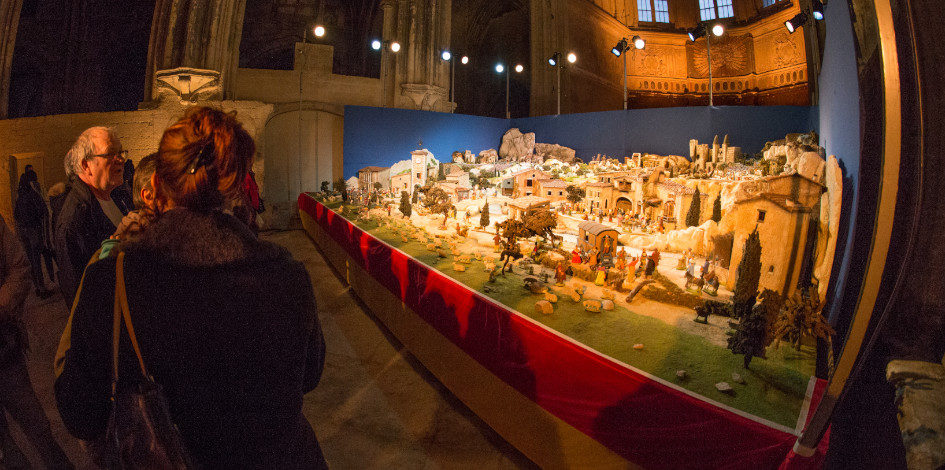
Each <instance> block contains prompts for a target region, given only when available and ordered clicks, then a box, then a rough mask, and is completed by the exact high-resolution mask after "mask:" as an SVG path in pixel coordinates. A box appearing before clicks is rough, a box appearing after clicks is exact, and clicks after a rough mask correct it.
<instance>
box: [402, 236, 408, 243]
mask: <svg viewBox="0 0 945 470" xmlns="http://www.w3.org/2000/svg"><path fill="white" fill-rule="evenodd" d="M400 239H401V240H403V241H404V243H410V239H409V238H407V237H405V236H403V235H401V236H400Z"/></svg>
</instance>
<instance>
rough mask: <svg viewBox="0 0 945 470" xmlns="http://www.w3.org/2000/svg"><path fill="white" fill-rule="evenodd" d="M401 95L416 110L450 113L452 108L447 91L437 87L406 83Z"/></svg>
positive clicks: (402, 86)
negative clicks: (407, 99)
mask: <svg viewBox="0 0 945 470" xmlns="http://www.w3.org/2000/svg"><path fill="white" fill-rule="evenodd" d="M401 95H403V96H406V97H407V98H409V102H410V103H411V104H412V105H413V106H412V107H413V108H414V109H420V110H424V111H444V112H448V111H450V109H451V108H452V103H450V102H449V97H448V96H447V94H446V89H445V88H443V87H438V86H435V85H425V84H419V83H404V84H403V85H401Z"/></svg>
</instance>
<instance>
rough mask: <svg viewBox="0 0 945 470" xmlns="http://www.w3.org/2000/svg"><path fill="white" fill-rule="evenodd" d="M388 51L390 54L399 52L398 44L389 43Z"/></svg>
mask: <svg viewBox="0 0 945 470" xmlns="http://www.w3.org/2000/svg"><path fill="white" fill-rule="evenodd" d="M390 50H391V52H400V43H399V42H397V41H394V42H392V43H390Z"/></svg>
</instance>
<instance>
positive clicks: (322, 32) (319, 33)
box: [314, 26, 325, 38]
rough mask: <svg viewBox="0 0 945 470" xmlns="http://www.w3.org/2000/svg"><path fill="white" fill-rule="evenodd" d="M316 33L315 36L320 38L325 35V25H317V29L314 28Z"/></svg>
mask: <svg viewBox="0 0 945 470" xmlns="http://www.w3.org/2000/svg"><path fill="white" fill-rule="evenodd" d="M314 33H315V37H317V38H320V37H322V36H324V35H325V27H324V26H316V27H315V30H314Z"/></svg>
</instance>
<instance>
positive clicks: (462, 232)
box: [313, 129, 842, 430]
mask: <svg viewBox="0 0 945 470" xmlns="http://www.w3.org/2000/svg"><path fill="white" fill-rule="evenodd" d="M720 140H721V143H720ZM450 160H451V161H450V162H444V163H441V162H439V161H438V160H437V159H436V158H435V157H434V155H432V154H431V153H430V152H429V151H427V150H425V149H420V150H416V151H413V152H412V154H411V155H410V158H409V159H405V160H403V161H399V162H396V163H394V164H393V165H391V166H390V167H380V166H369V167H365V168H362V169H361V170H359V171H358V176H357V177H352V178H350V179H349V180H347V181H345V180H338V181H336V182H334V183H331V184H330V183H328V182H323V183H322V188H321V189H322V191H321V192H320V193H318V194H313V196H315V197H316V198H317V199H319V200H321V202H322V203H323V204H324V205H325V206H326V207H328V208H330V209H332V210H333V211H335V212H336V213H338V214H341V215H342V216H343V217H345V218H347V219H348V220H350V221H351V222H353V223H354V224H356V225H357V226H358V227H360V228H361V229H362V230H365V231H366V232H368V233H370V234H371V235H373V236H374V237H376V238H378V239H380V240H382V241H383V242H385V243H387V244H388V245H390V246H391V247H393V248H396V249H398V250H400V251H402V252H404V253H406V254H407V255H409V256H411V257H413V258H415V259H417V260H419V261H421V262H423V263H426V264H427V265H429V266H431V267H433V268H434V269H436V270H438V271H440V272H442V273H443V274H445V275H448V276H450V277H452V278H454V279H456V280H457V281H459V282H461V283H463V284H465V285H466V286H468V287H469V288H470V289H473V290H475V291H477V292H479V293H480V294H482V295H484V296H487V297H489V298H491V299H493V300H494V301H496V302H499V303H501V304H504V305H506V306H508V307H509V308H511V309H514V310H516V311H517V312H519V313H520V314H521V315H525V316H528V317H529V318H531V319H532V320H534V321H536V322H538V323H541V324H542V325H545V326H546V327H548V328H550V329H553V330H555V331H557V332H558V333H560V334H562V335H565V336H567V337H569V338H571V339H573V340H574V341H577V342H580V343H582V344H584V345H585V346H586V347H588V348H591V349H593V350H595V351H597V352H598V353H600V354H603V355H605V356H608V357H610V358H613V359H616V360H617V361H620V362H622V363H624V364H626V365H628V366H630V367H633V368H635V369H638V370H640V371H642V372H644V373H646V374H649V375H650V376H653V377H655V378H657V379H659V380H662V381H664V382H666V383H669V384H672V385H674V386H676V387H679V388H680V389H682V390H685V391H686V392H687V393H691V394H695V395H698V396H701V397H703V398H704V399H706V400H709V401H712V402H715V403H720V404H722V405H724V406H726V407H730V408H732V409H735V410H739V411H740V412H743V413H745V414H747V415H751V416H754V417H757V418H759V419H762V420H765V421H766V422H770V423H775V424H776V425H779V426H781V427H783V428H788V429H792V430H793V429H795V428H797V427H798V426H799V425H800V424H799V421H801V420H802V419H803V417H802V416H801V414H802V411H801V410H802V409H803V407H804V405H805V403H804V401H805V396H807V395H809V390H808V387H809V386H810V383H811V379H812V376H813V375H814V370H815V365H816V363H817V361H818V358H817V357H816V356H817V347H816V343H817V340H818V339H819V340H821V341H828V342H829V341H830V339H831V336H832V335H833V331H832V329H831V327H830V326H829V324H828V323H827V322H826V320H825V319H824V318H823V317H822V315H821V309H822V308H823V305H824V302H823V299H824V297H825V294H826V290H827V284H828V281H829V279H830V271H831V267H832V263H833V258H834V251H835V247H836V238H837V235H836V234H837V231H838V218H839V215H840V200H841V193H842V178H841V171H840V168H839V166H838V163H837V160H836V158H835V157H832V156H831V157H830V158H829V159H825V157H824V154H823V150H822V149H821V148H820V147H819V146H818V145H817V136H816V135H815V134H814V133H813V132H811V133H808V134H791V135H787V136H786V137H785V138H784V139H781V140H777V141H773V142H769V143H768V144H767V145H766V146H765V147H764V149H763V150H762V151H761V152H759V153H758V154H755V155H749V154H745V153H743V152H741V149H740V148H738V147H735V146H733V145H732V144H731V143H730V142H729V138H728V136H723V137H722V139H719V137H716V138H715V140H714V141H713V142H712V143H711V144H706V143H699V142H698V141H695V140H692V141H690V143H689V155H688V157H686V156H676V155H669V156H666V155H653V154H648V153H634V154H632V155H631V156H625V157H620V158H613V157H609V156H606V155H598V156H597V157H595V158H593V159H592V160H591V161H589V162H586V163H585V162H582V161H581V160H579V159H577V158H575V152H574V150H571V149H568V148H566V147H562V146H560V145H553V144H540V143H539V144H536V143H535V136H534V134H522V133H521V132H519V130H518V129H511V130H510V131H508V132H507V133H506V134H505V136H504V137H503V139H502V145H501V147H500V149H499V150H498V151H496V150H494V149H490V150H484V151H482V152H479V153H478V154H475V153H473V152H472V151H469V150H465V151H456V152H454V153H453V155H452V156H451V159H450ZM828 349H829V348H823V350H828ZM819 359H820V361H826V360H827V358H819ZM801 424H802V423H801Z"/></svg>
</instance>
